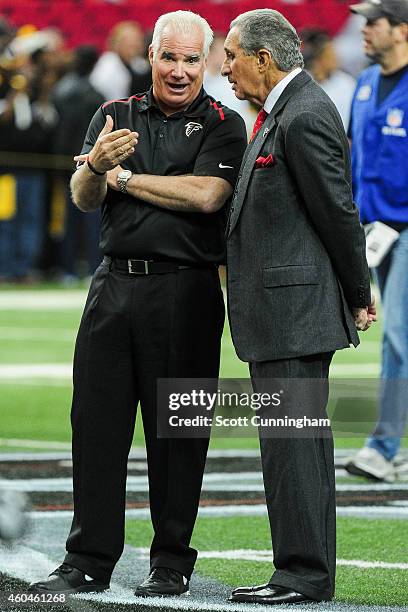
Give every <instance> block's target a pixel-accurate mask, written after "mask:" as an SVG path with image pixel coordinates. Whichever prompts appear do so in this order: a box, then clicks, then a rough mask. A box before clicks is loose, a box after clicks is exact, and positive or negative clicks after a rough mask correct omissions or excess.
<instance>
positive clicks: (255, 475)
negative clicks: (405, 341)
mask: <svg viewBox="0 0 408 612" xmlns="http://www.w3.org/2000/svg"><path fill="white" fill-rule="evenodd" d="M0 487H1V488H3V489H7V490H14V491H25V492H32V491H65V492H67V491H72V479H71V478H27V479H6V478H4V479H0ZM126 488H127V490H128V491H133V492H147V491H148V479H147V476H133V475H129V476H128V477H127V484H126ZM336 489H337V491H343V492H352V491H355V492H361V491H408V482H396V483H392V484H388V483H376V482H364V483H361V484H360V483H358V484H354V483H350V484H348V483H342V484H337V485H336ZM203 491H207V492H211V491H217V492H218V491H221V492H223V491H234V492H247V491H250V492H260V493H263V492H264V486H263V482H262V474H261V473H260V472H236V473H228V472H212V473H211V472H210V473H208V474H205V475H204V480H203Z"/></svg>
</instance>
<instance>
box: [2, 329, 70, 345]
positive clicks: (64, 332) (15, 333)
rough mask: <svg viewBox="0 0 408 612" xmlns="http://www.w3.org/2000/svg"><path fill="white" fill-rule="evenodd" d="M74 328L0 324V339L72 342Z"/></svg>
mask: <svg viewBox="0 0 408 612" xmlns="http://www.w3.org/2000/svg"><path fill="white" fill-rule="evenodd" d="M75 336H76V330H74V329H58V328H57V329H55V328H50V327H6V326H0V340H15V341H30V340H36V341H39V342H73V341H75Z"/></svg>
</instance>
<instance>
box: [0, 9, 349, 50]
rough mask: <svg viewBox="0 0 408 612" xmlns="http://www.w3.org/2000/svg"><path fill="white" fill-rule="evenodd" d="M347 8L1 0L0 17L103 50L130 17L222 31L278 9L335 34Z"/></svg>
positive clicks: (299, 23) (300, 23) (148, 23)
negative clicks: (200, 22) (201, 23)
mask: <svg viewBox="0 0 408 612" xmlns="http://www.w3.org/2000/svg"><path fill="white" fill-rule="evenodd" d="M349 4H351V2H349V1H348V0H273V1H272V2H271V1H269V2H268V1H266V2H260V1H259V0H244V1H242V2H234V1H232V2H229V1H228V0H227V1H223V2H222V1H219V0H206V1H202V0H198V1H197V2H194V0H192V1H189V2H186V1H185V2H183V1H180V0H162V1H161V2H156V1H153V0H137V1H135V0H0V16H3V17H6V18H7V19H8V20H9V21H11V22H12V23H13V24H14V25H16V26H22V25H24V24H28V23H31V24H33V25H35V26H36V27H37V28H38V29H42V28H44V27H48V26H53V27H56V28H58V29H60V30H61V31H62V32H63V33H64V35H65V37H66V44H67V46H68V47H76V46H77V45H80V44H84V43H87V44H95V45H97V46H98V47H99V49H100V50H102V49H103V48H104V43H105V39H106V35H107V33H108V32H109V30H110V29H111V27H112V26H113V25H114V24H115V23H117V22H119V21H124V20H127V19H134V20H136V21H138V22H139V23H140V24H141V25H142V27H143V28H145V29H146V30H149V29H152V28H153V25H154V23H155V21H156V19H157V18H158V17H159V16H160V15H161V14H163V13H167V12H169V11H174V10H177V9H185V10H193V11H195V12H197V13H199V14H200V15H202V16H203V17H205V18H206V19H208V21H209V22H210V24H211V26H212V28H213V29H214V30H219V31H224V32H226V31H227V30H228V28H229V24H230V22H231V20H232V19H233V18H234V17H236V16H237V15H238V14H239V13H243V12H244V11H249V10H252V9H255V8H268V7H269V8H274V9H276V10H278V11H281V12H282V13H283V14H284V15H285V16H286V17H287V18H288V19H289V21H291V22H292V23H293V25H294V26H295V27H305V26H312V25H314V26H319V27H321V28H324V29H326V30H328V32H329V34H331V35H334V34H336V33H337V32H338V31H339V30H340V29H341V27H342V25H343V24H344V22H345V20H346V19H347V16H348V15H349V11H348V5H349Z"/></svg>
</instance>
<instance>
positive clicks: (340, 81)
mask: <svg viewBox="0 0 408 612" xmlns="http://www.w3.org/2000/svg"><path fill="white" fill-rule="evenodd" d="M300 37H301V39H302V42H303V48H302V53H303V57H304V60H305V69H306V70H308V71H309V72H310V74H311V75H312V76H313V78H314V79H315V81H317V83H319V85H320V87H322V88H323V89H324V91H325V92H326V93H327V95H328V96H329V97H330V98H331V99H332V100H333V102H334V104H335V105H336V107H337V110H338V111H339V113H340V116H341V118H342V121H343V125H344V127H345V129H346V130H347V128H348V124H349V121H350V110H351V101H352V99H353V94H354V90H355V88H356V81H355V80H354V78H353V77H351V76H350V75H349V74H347V73H346V72H343V71H342V70H339V68H338V60H337V55H336V50H335V48H334V45H333V41H332V40H331V38H330V36H329V35H328V34H327V33H326V32H325V31H324V30H320V29H319V28H306V29H304V30H302V32H301V34H300Z"/></svg>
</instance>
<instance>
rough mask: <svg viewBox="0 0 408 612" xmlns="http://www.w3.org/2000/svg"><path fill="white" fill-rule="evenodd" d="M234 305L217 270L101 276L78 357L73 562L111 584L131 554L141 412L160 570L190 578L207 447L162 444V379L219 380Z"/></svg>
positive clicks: (106, 270)
mask: <svg viewBox="0 0 408 612" xmlns="http://www.w3.org/2000/svg"><path fill="white" fill-rule="evenodd" d="M223 322H224V302H223V297H222V292H221V288H220V283H219V278H218V272H217V270H216V268H205V269H204V268H203V269H198V268H194V269H193V268H189V269H185V270H184V269H183V270H179V271H177V272H171V273H167V274H152V275H148V276H133V275H128V274H127V273H126V272H120V271H117V270H112V269H111V266H110V264H109V263H106V262H103V263H102V264H101V266H100V267H99V268H98V270H97V271H96V273H95V276H94V279H93V281H92V285H91V288H90V291H89V295H88V299H87V303H86V306H85V310H84V314H83V317H82V321H81V325H80V328H79V333H78V337H77V343H76V349H75V358H74V395H73V404H72V413H71V422H72V430H73V466H74V467H73V477H74V519H73V523H72V527H71V532H70V534H69V537H68V540H67V551H68V554H67V555H66V558H65V562H66V563H68V564H70V565H72V566H74V567H76V568H78V569H81V570H82V571H84V572H86V573H87V574H89V575H90V576H92V577H94V578H96V579H98V580H101V581H104V582H108V581H109V578H110V575H111V573H112V571H113V568H114V566H115V563H116V562H117V561H118V559H119V557H120V555H121V553H122V551H123V546H124V513H125V493H126V473H127V459H128V454H129V450H130V446H131V442H132V437H133V431H134V424H135V417H136V407H137V404H138V402H140V405H141V410H142V418H143V425H144V431H145V439H146V448H147V460H148V475H149V494H150V511H151V517H152V523H153V527H154V534H155V535H154V539H153V542H152V546H151V567H152V568H153V567H160V566H162V567H169V568H173V569H176V570H179V571H180V572H182V573H183V574H184V575H185V576H187V577H189V576H190V574H191V573H192V571H193V567H194V563H195V560H196V557H197V552H196V551H195V550H194V549H192V548H191V547H190V546H189V544H190V539H191V534H192V531H193V527H194V522H195V519H196V515H197V510H198V503H199V497H200V491H201V484H202V477H203V471H204V466H205V459H206V454H207V449H208V440H206V439H158V437H157V408H156V379H157V378H172V377H174V378H177V377H185V378H194V377H197V378H199V377H207V378H216V377H217V376H218V370H219V357H220V340H221V334H222V328H223Z"/></svg>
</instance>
